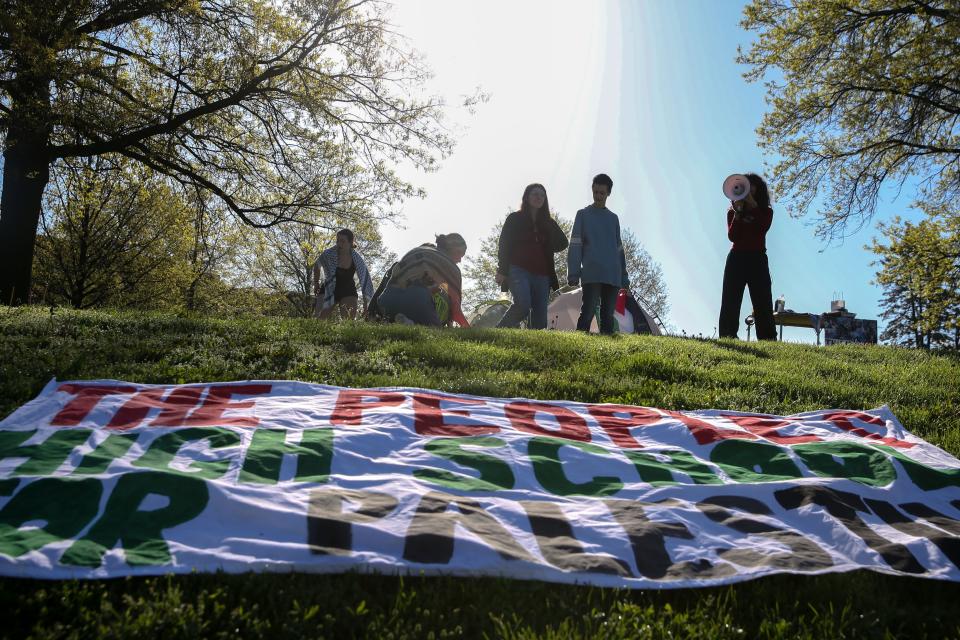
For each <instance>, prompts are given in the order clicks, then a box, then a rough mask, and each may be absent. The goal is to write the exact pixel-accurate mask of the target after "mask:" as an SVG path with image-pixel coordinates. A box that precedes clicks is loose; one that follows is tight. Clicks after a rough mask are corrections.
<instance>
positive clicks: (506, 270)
mask: <svg viewBox="0 0 960 640" xmlns="http://www.w3.org/2000/svg"><path fill="white" fill-rule="evenodd" d="M567 244H568V243H567V236H566V234H564V233H563V229H561V228H560V225H559V224H557V221H556V220H554V219H553V218H552V217H550V205H549V204H548V203H547V190H546V189H544V187H543V185H542V184H536V183H535V184H531V185H527V188H526V189H524V191H523V198H522V199H521V201H520V211H514V212H513V213H511V214H510V215H509V216H507V219H506V220H505V221H504V223H503V229H502V230H501V232H500V239H499V241H498V242H497V274H496V280H497V284H499V285H500V289H501V291H506V290H507V289H509V290H510V294H511V295H512V296H513V304H512V305H511V306H510V308H509V309H507V313H506V314H504V316H503V318H502V319H501V320H500V322H499V323H498V324H497V326H498V327H517V326H518V325H519V324H520V323H521V322H522V321H523V320H527V319H528V317H529V321H528V323H527V328H529V329H546V328H547V301H548V300H549V297H550V290H551V289H553V290H557V289H559V288H560V284H559V282H558V280H557V270H556V267H555V266H554V263H553V254H554V253H556V252H558V251H563V250H564V249H566V248H567Z"/></svg>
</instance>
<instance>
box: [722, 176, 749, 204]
mask: <svg viewBox="0 0 960 640" xmlns="http://www.w3.org/2000/svg"><path fill="white" fill-rule="evenodd" d="M723 195H725V196H727V199H728V200H731V201H733V202H737V201H738V200H743V199H744V198H746V197H747V196H748V195H750V180H749V178H747V176H745V175H743V174H742V173H734V174H732V175H729V176H727V179H726V180H724V181H723Z"/></svg>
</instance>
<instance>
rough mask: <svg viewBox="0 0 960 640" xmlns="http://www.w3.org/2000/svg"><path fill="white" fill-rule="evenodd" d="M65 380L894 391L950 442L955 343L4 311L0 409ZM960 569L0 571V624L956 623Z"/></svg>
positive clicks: (807, 395)
mask: <svg viewBox="0 0 960 640" xmlns="http://www.w3.org/2000/svg"><path fill="white" fill-rule="evenodd" d="M54 376H56V377H57V378H58V379H60V380H69V379H90V378H114V379H119V380H128V381H134V382H143V383H183V382H212V381H223V380H242V379H297V380H305V381H311V382H321V383H325V384H334V385H343V386H363V387H370V386H415V387H427V388H432V389H440V390H444V391H451V392H462V393H472V394H478V395H491V396H523V397H529V398H540V399H566V400H575V401H584V402H618V403H625V404H635V405H647V406H655V407H659V408H664V409H701V408H716V409H732V410H740V411H758V412H765V413H774V414H790V413H796V412H801V411H809V410H814V409H822V408H826V407H831V408H844V409H870V408H874V407H877V406H880V405H882V404H887V405H889V406H890V407H891V409H892V410H893V411H894V413H896V415H897V416H898V417H899V418H900V420H901V422H902V423H903V424H904V426H905V427H906V428H907V429H909V430H910V431H912V432H913V433H915V434H917V435H919V436H921V437H923V438H925V439H926V440H928V441H930V442H932V443H934V444H936V445H938V446H940V447H943V448H944V449H946V450H947V451H949V452H950V453H952V454H953V455H955V456H957V455H960V360H958V359H957V358H956V357H946V356H934V355H930V354H927V353H923V352H919V351H912V350H905V349H895V348H889V347H870V346H853V345H851V346H842V347H830V348H822V347H821V348H817V347H812V346H804V345H794V344H776V343H775V344H760V343H756V342H750V343H745V342H731V341H720V342H718V341H699V340H685V339H679V338H654V337H639V336H618V337H613V338H604V337H598V336H585V335H581V334H568V333H562V334H557V333H548V332H522V331H505V330H494V329H487V330H481V329H476V330H442V331H438V330H430V329H423V328H419V327H407V326H373V325H367V324H362V323H357V324H339V325H337V324H326V323H317V322H315V321H310V320H278V319H266V318H239V319H222V318H200V317H178V316H173V315H161V314H136V313H108V312H73V311H64V310H57V311H56V313H54V314H51V313H50V312H49V310H46V309H40V308H17V309H8V308H0V416H6V415H7V414H8V413H9V412H11V411H12V410H13V409H15V408H16V407H18V406H19V405H21V404H23V403H24V402H26V401H27V400H30V399H31V398H33V397H34V396H35V395H36V394H37V393H39V391H40V390H41V389H42V388H43V386H44V385H45V384H46V383H47V382H48V381H49V380H50V378H52V377H54ZM958 600H960V584H954V583H943V582H939V581H934V580H919V579H911V578H900V577H891V576H883V575H880V574H874V573H866V572H857V573H850V574H842V575H828V576H819V577H802V576H777V577H773V578H765V579H761V580H755V581H752V582H748V583H743V584H738V585H733V586H729V587H719V588H712V589H697V590H682V591H624V590H611V589H598V588H591V587H573V586H561V585H555V584H545V583H537V582H512V581H505V580H493V579H490V580H466V579H454V578H430V579H427V578H406V579H400V578H395V577H377V576H361V575H352V574H351V575H336V576H323V575H307V574H294V575H283V576H277V575H240V576H236V575H230V576H228V575H195V576H179V577H164V578H138V579H133V578H131V579H122V580H110V581H84V582H68V581H65V582H44V581H30V580H14V579H3V580H0V619H2V620H4V624H3V625H0V636H2V637H11V638H15V637H35V638H86V637H125V638H126V637H163V638H179V637H184V638H187V637H189V638H193V637H198V636H203V637H220V636H223V637H227V636H229V637H237V636H242V637H264V638H288V637H289V638H301V637H327V638H343V637H357V636H361V637H362V636H369V637H383V638H405V637H408V638H423V637H434V638H444V637H480V636H487V637H506V638H577V637H584V638H588V637H589V638H595V637H610V638H644V637H649V638H659V637H668V636H669V637H674V638H687V637H690V638H708V637H709V638H734V637H735V638H755V637H756V638H830V637H843V638H886V637H930V638H943V637H960V607H958V606H957V604H956V603H957V602H958Z"/></svg>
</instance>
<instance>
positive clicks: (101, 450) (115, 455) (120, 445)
mask: <svg viewBox="0 0 960 640" xmlns="http://www.w3.org/2000/svg"><path fill="white" fill-rule="evenodd" d="M136 441H137V434H135V433H125V434H123V435H116V434H114V435H110V436H107V438H106V440H104V441H103V442H101V443H100V444H99V445H97V448H96V449H94V450H93V451H91V452H90V453H88V454H87V455H85V456H83V459H82V460H81V461H80V464H78V465H77V468H76V470H74V473H76V474H85V473H103V472H104V471H106V470H107V467H109V466H110V463H111V462H113V461H114V460H119V459H120V458H122V457H123V456H125V455H126V454H127V451H129V450H130V447H131V446H133V443H134V442H136Z"/></svg>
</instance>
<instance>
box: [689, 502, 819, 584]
mask: <svg viewBox="0 0 960 640" xmlns="http://www.w3.org/2000/svg"><path fill="white" fill-rule="evenodd" d="M697 508H698V509H700V510H701V511H703V513H704V514H706V516H707V517H708V518H710V519H711V520H713V521H714V522H718V523H720V524H722V525H723V526H725V527H729V528H731V529H733V530H734V531H738V532H740V533H746V534H748V535H758V536H763V537H765V538H770V539H771V540H775V541H776V542H778V543H780V544H782V545H783V546H785V547H787V548H788V549H790V551H789V552H785V553H773V554H769V553H760V552H758V551H755V550H754V549H751V548H750V547H749V546H747V545H741V546H737V547H734V548H733V549H717V550H716V552H717V555H719V556H720V557H721V558H723V559H724V560H728V561H730V562H733V563H735V564H738V565H740V566H742V567H762V566H768V567H773V568H776V569H785V570H791V571H816V570H819V569H825V568H827V567H831V566H833V560H832V559H831V558H830V554H828V553H827V552H826V551H824V550H823V549H822V548H821V547H820V545H818V544H816V543H815V542H813V541H812V540H810V539H809V538H807V537H806V536H803V535H801V534H800V533H798V532H796V531H792V530H787V529H781V528H780V527H776V526H774V525H772V524H769V523H767V522H763V521H762V520H756V519H754V518H745V517H743V516H741V515H737V514H734V513H731V511H729V509H733V510H736V511H743V512H746V513H750V514H753V515H763V516H772V515H773V512H772V511H771V510H770V507H768V506H767V505H765V504H764V503H762V502H760V501H759V500H756V499H754V498H746V497H741V496H714V497H712V498H707V499H706V500H702V501H700V502H698V503H697Z"/></svg>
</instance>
